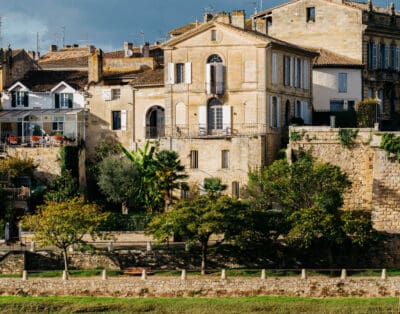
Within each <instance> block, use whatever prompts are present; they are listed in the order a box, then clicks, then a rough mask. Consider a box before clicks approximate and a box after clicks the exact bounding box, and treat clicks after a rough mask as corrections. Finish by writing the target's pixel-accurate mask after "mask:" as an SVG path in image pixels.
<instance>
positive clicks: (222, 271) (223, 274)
mask: <svg viewBox="0 0 400 314" xmlns="http://www.w3.org/2000/svg"><path fill="white" fill-rule="evenodd" d="M221 279H222V280H225V279H226V271H225V269H222V270H221Z"/></svg>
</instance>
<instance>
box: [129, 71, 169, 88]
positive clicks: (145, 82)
mask: <svg viewBox="0 0 400 314" xmlns="http://www.w3.org/2000/svg"><path fill="white" fill-rule="evenodd" d="M129 84H131V85H132V86H163V85H164V69H163V68H159V69H155V70H151V71H145V72H140V73H137V74H135V75H134V77H133V79H132V80H131V81H130V83H129Z"/></svg>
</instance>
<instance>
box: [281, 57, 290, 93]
mask: <svg viewBox="0 0 400 314" xmlns="http://www.w3.org/2000/svg"><path fill="white" fill-rule="evenodd" d="M290 72H291V71H290V57H289V56H284V57H283V84H284V85H285V86H289V85H290Z"/></svg>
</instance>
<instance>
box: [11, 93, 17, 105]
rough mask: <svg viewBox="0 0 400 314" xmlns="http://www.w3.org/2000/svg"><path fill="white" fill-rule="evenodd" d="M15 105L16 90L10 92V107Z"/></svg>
mask: <svg viewBox="0 0 400 314" xmlns="http://www.w3.org/2000/svg"><path fill="white" fill-rule="evenodd" d="M16 106H17V94H16V92H11V107H16Z"/></svg>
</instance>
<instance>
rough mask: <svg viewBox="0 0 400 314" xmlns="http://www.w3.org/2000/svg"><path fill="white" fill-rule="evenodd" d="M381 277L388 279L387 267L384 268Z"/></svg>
mask: <svg viewBox="0 0 400 314" xmlns="http://www.w3.org/2000/svg"><path fill="white" fill-rule="evenodd" d="M381 279H383V280H386V279H387V273H386V268H384V269H382V275H381Z"/></svg>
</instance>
